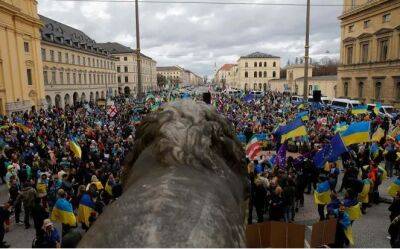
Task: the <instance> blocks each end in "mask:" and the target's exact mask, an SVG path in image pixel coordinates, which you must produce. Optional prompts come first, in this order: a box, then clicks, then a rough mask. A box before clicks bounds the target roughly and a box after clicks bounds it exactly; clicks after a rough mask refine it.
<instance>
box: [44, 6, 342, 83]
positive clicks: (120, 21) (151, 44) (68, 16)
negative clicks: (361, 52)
mask: <svg viewBox="0 0 400 249" xmlns="http://www.w3.org/2000/svg"><path fill="white" fill-rule="evenodd" d="M247 1H250V0H247ZM258 2H268V3H271V2H276V3H279V2H282V1H281V0H273V1H272V0H269V1H267V0H265V1H258ZM285 2H287V3H300V2H301V3H303V2H305V1H299V0H286V1H285ZM341 2H342V1H340V0H336V1H335V0H332V1H330V2H329V3H341ZM313 3H319V4H324V3H326V0H315V1H313ZM305 10H306V8H305V7H304V6H301V7H293V6H254V5H250V6H241V5H240V6H237V5H194V4H149V3H141V4H140V24H141V36H142V37H141V45H142V50H143V52H144V53H145V54H147V55H149V56H151V57H152V58H154V59H155V60H156V61H157V63H158V65H171V64H177V65H181V66H183V67H185V68H187V69H190V70H193V71H194V72H197V73H198V74H201V75H211V74H212V73H213V70H214V64H215V63H216V64H217V67H219V66H221V65H222V64H224V63H233V62H235V61H236V60H237V59H238V58H239V57H240V56H241V55H246V54H249V53H251V52H254V51H260V52H266V53H270V54H274V55H278V56H280V57H281V58H282V65H285V64H286V61H287V60H288V59H291V60H294V58H295V57H297V56H302V55H303V54H304V39H305V38H304V32H305ZM39 13H40V14H43V15H45V16H48V17H50V18H52V19H55V20H57V21H60V22H63V23H65V24H67V25H71V26H73V27H75V28H78V29H81V30H83V31H84V32H85V33H86V34H87V35H89V36H90V37H91V38H93V39H95V40H96V41H98V42H107V41H116V42H120V43H122V44H124V45H127V46H130V47H135V22H134V4H133V3H98V2H56V1H54V0H41V1H39ZM340 13H341V7H312V9H311V37H310V41H311V49H310V53H311V56H312V57H314V58H316V59H319V58H322V57H324V56H334V57H336V56H338V54H339V36H340V28H339V21H338V19H337V17H338V16H339V15H340ZM326 51H329V54H326Z"/></svg>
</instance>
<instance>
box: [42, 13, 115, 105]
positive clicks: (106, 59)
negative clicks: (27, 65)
mask: <svg viewBox="0 0 400 249" xmlns="http://www.w3.org/2000/svg"><path fill="white" fill-rule="evenodd" d="M40 18H41V20H42V22H43V28H42V29H41V32H42V47H41V57H42V60H43V82H44V87H45V93H46V102H47V104H48V106H53V105H55V106H57V107H64V106H66V105H74V104H76V103H78V102H89V101H96V100H98V99H100V98H101V99H103V98H105V97H106V94H107V91H108V94H109V96H112V95H115V94H116V93H117V88H118V85H117V81H116V71H115V62H116V58H115V57H113V56H112V55H111V54H110V52H109V51H107V50H105V49H103V48H101V47H100V46H99V45H98V44H97V43H96V42H95V41H94V40H92V39H91V38H90V37H88V36H87V35H86V34H85V33H83V32H82V31H80V30H77V29H74V28H72V27H70V26H67V25H65V24H62V23H59V22H57V21H54V20H52V19H49V18H47V17H44V16H40Z"/></svg>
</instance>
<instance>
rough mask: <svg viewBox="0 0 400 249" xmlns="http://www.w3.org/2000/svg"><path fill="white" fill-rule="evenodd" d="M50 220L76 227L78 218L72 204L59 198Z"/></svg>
mask: <svg viewBox="0 0 400 249" xmlns="http://www.w3.org/2000/svg"><path fill="white" fill-rule="evenodd" d="M50 219H51V220H52V221H55V222H60V223H62V224H66V225H70V226H76V218H75V215H74V212H73V209H72V205H71V203H69V202H68V201H67V200H66V199H65V198H59V199H58V200H57V201H56V204H55V205H54V207H53V211H52V212H51V216H50Z"/></svg>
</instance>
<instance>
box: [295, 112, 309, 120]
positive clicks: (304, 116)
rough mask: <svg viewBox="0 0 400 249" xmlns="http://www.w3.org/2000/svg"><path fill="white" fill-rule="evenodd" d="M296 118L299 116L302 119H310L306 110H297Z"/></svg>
mask: <svg viewBox="0 0 400 249" xmlns="http://www.w3.org/2000/svg"><path fill="white" fill-rule="evenodd" d="M296 118H299V119H301V120H302V121H308V120H310V114H309V113H308V111H304V112H299V113H297V115H296Z"/></svg>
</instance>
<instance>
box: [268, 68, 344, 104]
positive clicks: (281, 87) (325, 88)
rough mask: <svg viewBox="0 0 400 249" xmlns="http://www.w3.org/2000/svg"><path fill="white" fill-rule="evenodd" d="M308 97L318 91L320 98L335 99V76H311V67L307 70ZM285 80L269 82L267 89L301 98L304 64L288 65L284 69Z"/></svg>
mask: <svg viewBox="0 0 400 249" xmlns="http://www.w3.org/2000/svg"><path fill="white" fill-rule="evenodd" d="M308 75H309V78H308V93H307V94H308V95H312V94H313V91H314V90H320V91H321V94H322V96H326V97H328V98H331V99H333V98H335V97H336V85H337V76H336V75H324V76H312V75H313V67H312V66H310V67H309V68H308ZM286 76H287V77H286V78H282V79H278V80H270V81H269V82H268V87H269V89H270V90H272V91H278V92H288V93H292V94H294V95H300V96H303V92H304V88H303V87H304V64H297V65H290V66H288V67H287V68H286Z"/></svg>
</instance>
